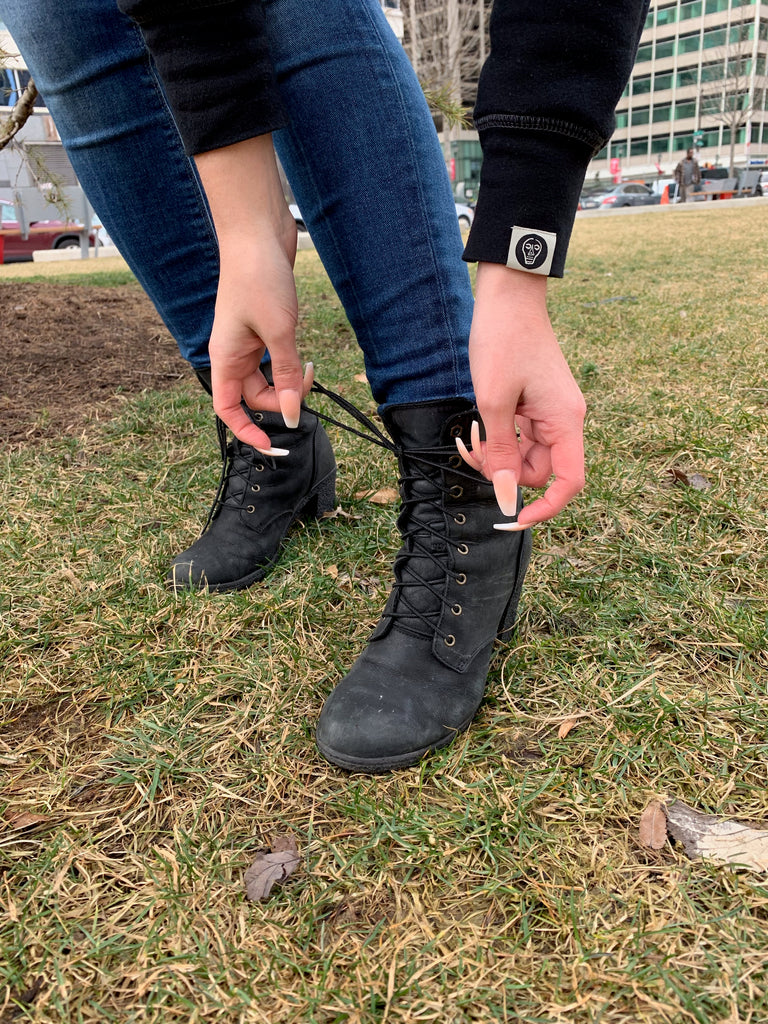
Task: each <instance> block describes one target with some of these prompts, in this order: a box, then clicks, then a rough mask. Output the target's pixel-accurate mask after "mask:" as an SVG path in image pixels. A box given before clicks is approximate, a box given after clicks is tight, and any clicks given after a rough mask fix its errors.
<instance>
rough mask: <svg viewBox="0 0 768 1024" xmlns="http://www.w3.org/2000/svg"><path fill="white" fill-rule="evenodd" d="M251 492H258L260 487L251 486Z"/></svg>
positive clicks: (257, 485)
mask: <svg viewBox="0 0 768 1024" xmlns="http://www.w3.org/2000/svg"><path fill="white" fill-rule="evenodd" d="M251 490H252V491H260V490H261V487H260V486H259V484H251Z"/></svg>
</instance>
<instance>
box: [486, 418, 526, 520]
mask: <svg viewBox="0 0 768 1024" xmlns="http://www.w3.org/2000/svg"><path fill="white" fill-rule="evenodd" d="M483 423H484V424H485V467H484V469H485V475H486V476H487V477H488V479H489V480H490V481H491V483H492V484H493V490H494V493H495V495H496V501H497V502H498V503H499V508H500V509H501V511H502V512H503V513H504V515H505V516H515V515H517V511H518V497H517V486H518V482H519V480H520V474H521V472H522V468H523V465H522V458H521V456H520V444H519V442H518V439H517V432H516V430H515V421H514V417H510V416H509V413H508V412H507V413H502V414H501V415H495V414H491V415H490V416H485V415H484V416H483Z"/></svg>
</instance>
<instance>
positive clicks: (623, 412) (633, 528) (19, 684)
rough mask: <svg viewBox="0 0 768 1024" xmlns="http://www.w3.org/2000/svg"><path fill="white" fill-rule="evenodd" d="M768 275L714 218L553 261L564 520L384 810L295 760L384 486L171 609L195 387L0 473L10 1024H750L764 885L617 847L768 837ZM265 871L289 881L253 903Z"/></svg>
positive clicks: (381, 781)
mask: <svg viewBox="0 0 768 1024" xmlns="http://www.w3.org/2000/svg"><path fill="white" fill-rule="evenodd" d="M767 236H768V207H766V206H764V205H755V206H754V207H751V206H749V205H748V204H746V203H745V205H744V206H743V207H740V208H738V209H736V208H731V209H722V210H719V209H716V208H714V209H713V208H712V207H710V208H709V209H707V210H706V211H701V210H698V209H694V210H691V211H686V210H678V209H675V210H674V211H673V212H672V211H668V212H663V213H647V214H642V215H638V216H626V217H625V216H610V215H606V216H605V217H604V218H602V219H601V218H591V219H583V220H579V221H578V222H577V225H576V229H575V232H574V238H573V243H572V247H571V257H570V261H569V271H568V273H567V275H566V277H565V278H564V280H562V281H559V282H554V283H553V284H552V287H551V309H552V316H553V321H554V323H555V326H556V330H557V331H558V334H559V337H560V339H561V342H562V344H563V347H564V350H565V351H566V353H567V355H568V358H569V360H570V362H571V365H572V367H573V368H574V372H575V374H576V376H577V379H579V381H580V383H581V386H582V388H583V390H584V393H585V395H586V398H587V401H588V404H589V408H590V414H589V419H588V425H587V441H588V446H587V450H588V463H589V474H588V483H587V487H586V490H585V491H584V493H583V494H582V495H581V496H580V497H579V498H578V499H577V500H576V501H574V502H573V504H572V506H570V507H569V508H568V509H567V510H566V511H565V512H564V513H563V514H562V515H561V516H560V517H559V518H558V519H557V520H556V521H555V522H554V523H552V524H550V525H546V526H542V527H540V528H538V529H537V530H536V535H535V538H534V544H535V553H534V558H533V562H532V566H531V570H530V573H529V577H528V581H527V588H526V593H525V598H524V603H523V607H522V613H521V618H520V622H519V627H518V630H517V634H516V637H515V639H514V642H513V643H512V644H510V645H509V646H507V647H505V648H500V649H499V650H498V655H497V657H496V660H495V662H494V667H493V671H492V674H491V678H490V684H489V688H488V696H487V699H486V701H485V703H484V705H483V708H482V709H481V712H480V714H479V717H478V720H477V721H476V723H475V725H474V726H473V728H472V729H471V730H470V731H469V732H468V733H467V734H466V735H464V736H462V737H461V738H460V739H459V740H458V741H457V742H456V743H455V745H453V746H452V747H450V748H448V749H446V750H444V751H441V752H439V753H437V754H435V755H433V756H431V757H429V758H428V759H427V760H426V761H425V762H424V763H423V764H421V765H420V766H418V767H416V768H413V769H410V770H408V771H403V772H399V773H397V774H395V775H392V776H388V777H378V778H370V777H365V776H356V775H347V774H345V773H343V772H341V771H338V770H336V769H334V768H331V767H330V766H329V765H327V764H326V763H325V762H323V761H322V760H321V759H320V757H319V755H318V754H317V753H316V752H315V749H314V746H313V742H312V728H313V722H314V720H315V718H316V716H317V714H318V712H319V709H320V706H321V704H322V701H323V699H324V698H325V696H326V695H327V693H328V692H329V691H330V689H331V688H332V687H333V685H334V683H335V682H336V680H337V679H338V678H339V676H340V675H341V674H342V673H343V671H344V668H345V666H348V665H349V664H350V663H351V661H352V660H353V659H354V657H355V655H356V653H357V652H358V651H359V650H360V649H361V647H362V645H363V644H364V643H365V640H366V637H367V635H368V633H369V631H370V629H371V627H372V625H373V624H374V622H375V621H376V620H377V618H378V615H379V612H380V610H381V608H382V607H383V602H384V597H385V593H386V591H387V588H388V582H389V578H390V565H391V560H392V556H393V553H394V551H395V550H396V549H397V547H398V545H399V542H398V538H397V536H396V532H395V529H394V520H395V515H396V508H395V506H394V505H385V506H380V505H376V504H373V503H371V502H370V501H368V500H366V499H365V498H363V497H359V496H358V495H360V493H361V492H365V491H369V490H371V489H376V488H380V487H384V486H394V485H396V468H395V466H394V464H393V463H391V462H390V461H389V459H388V457H387V456H386V455H385V454H384V453H382V452H380V450H379V449H378V448H373V447H371V446H369V445H366V444H365V443H364V442H363V441H361V440H359V439H357V438H355V437H354V436H352V435H349V434H346V433H344V432H341V431H339V430H337V429H335V428H333V429H332V430H331V434H332V438H333V440H334V443H335V446H336V449H337V455H338V460H339V467H340V474H339V506H340V507H339V513H338V515H337V516H336V517H335V518H333V519H329V520H326V521H324V522H322V523H320V524H317V523H314V522H313V523H311V524H307V525H306V526H304V527H303V528H301V529H299V530H298V531H296V532H295V533H294V534H293V536H292V539H291V541H290V544H289V545H288V547H287V549H286V551H285V557H284V559H283V561H282V562H281V564H280V566H279V567H278V569H277V570H276V571H275V572H274V573H273V574H272V576H271V577H270V578H269V580H268V581H267V582H266V583H265V584H261V585H257V586H256V587H255V588H253V589H252V590H250V591H248V592H245V593H241V594H227V595H207V594H186V595H182V596H179V597H174V596H172V595H171V594H169V593H168V592H167V591H166V590H165V589H164V588H163V586H162V584H161V581H162V577H163V574H164V570H165V566H166V564H167V563H168V562H169V560H170V559H171V557H172V556H173V555H174V554H175V553H176V552H177V551H179V550H181V549H182V548H183V547H186V546H187V545H188V543H189V542H190V541H191V540H192V539H193V538H194V536H195V535H196V531H197V530H198V529H199V527H200V525H201V524H202V522H203V521H204V518H205V514H206V512H207V507H208V503H209V502H210V499H211V497H212V495H213V492H214V490H215V484H216V480H217V476H218V464H217V452H216V447H215V438H214V432H213V428H212V422H211V414H210V411H209V408H208V407H207V404H206V402H205V400H204V398H203V396H202V394H201V393H200V392H199V391H198V390H197V389H196V387H195V386H194V385H193V384H192V382H190V383H189V384H188V385H187V384H185V385H184V386H183V387H180V388H179V389H178V390H176V391H173V392H170V393H167V394H164V395H155V394H151V393H147V394H144V395H143V396H141V397H139V398H137V399H131V400H130V401H128V402H127V403H126V404H125V405H121V406H120V411H119V418H118V419H116V420H114V421H111V422H107V423H104V422H93V423H92V424H90V425H89V426H88V427H87V428H86V430H85V431H84V432H83V433H82V434H80V435H77V436H71V437H51V438H50V440H49V442H48V443H46V444H45V445H42V444H35V445H34V446H31V447H27V448H26V449H23V450H14V451H11V452H7V453H5V454H4V456H3V463H2V476H1V478H0V494H1V495H2V503H3V509H4V516H3V523H2V526H1V527H0V554H1V557H2V565H3V570H4V571H3V578H2V582H1V583H0V665H2V668H1V669H0V673H2V684H1V690H0V697H1V698H2V716H1V718H0V772H2V774H3V781H2V784H1V789H0V892H1V893H2V896H1V897H0V899H2V904H3V912H2V919H0V1021H2V1022H3V1024H6V1022H9V1021H12V1020H13V1021H26V1020H29V1021H35V1022H41V1024H48V1022H83V1024H85V1022H87V1024H107V1022H115V1024H127V1022H139V1021H141V1022H145V1021H147V1022H158V1024H173V1022H179V1024H182V1022H183V1024H188V1022H225V1024H233V1022H249V1024H250V1022H262V1021H263V1022H275V1024H282V1022H286V1024H288V1022H292V1024H293V1022H295V1024H336V1022H343V1021H349V1022H359V1024H373V1022H387V1024H396V1022H397V1024H406V1022H421V1021H425V1022H426V1021H435V1022H439V1024H464V1022H470V1021H489V1022H490V1021H509V1022H517V1021H521V1022H527V1024H534V1022H536V1024H540V1022H546V1024H560V1022H563V1024H565V1022H567V1024H598V1022H599V1024H661V1022H669V1024H681V1022H700V1024H765V1022H766V1021H768V971H767V969H766V946H768V876H766V875H765V874H762V875H761V874H759V873H755V872H746V871H739V870H735V869H732V868H725V867H719V866H715V865H713V864H711V863H707V862H704V861H701V860H699V861H691V860H688V859H687V858H686V856H685V855H684V854H683V852H682V851H681V849H680V847H678V846H674V847H672V846H670V845H669V844H668V845H667V846H665V847H664V849H662V850H661V851H660V852H658V853H653V852H651V851H649V850H645V849H644V848H642V847H641V846H640V844H639V841H638V831H637V830H638V820H639V817H640V814H641V812H642V810H643V808H644V807H645V806H646V804H647V803H648V801H649V800H651V799H653V798H660V799H666V800H672V799H675V798H680V799H682V800H685V801H686V802H687V803H689V804H691V805H693V806H695V807H697V808H699V809H700V810H702V811H705V812H708V813H713V814H722V815H723V816H730V817H738V818H741V819H745V820H750V821H757V822H760V821H762V822H765V821H766V820H768V785H767V784H768V767H767V766H768V655H767V654H766V646H767V644H766V609H767V608H768V543H767V542H768V532H767V528H766V498H767V497H768V454H767V453H766V448H767V437H766V435H767V433H768V342H767V340H766V335H767V333H768V332H767V330H766V324H767V323H768V266H766V261H765V239H766V237H767ZM298 278H299V287H300V293H301V300H302V309H303V315H302V323H301V350H302V354H303V355H304V357H305V358H313V359H314V361H315V365H316V368H317V374H318V377H319V379H320V380H321V381H323V382H324V383H326V384H327V385H328V386H330V387H334V388H335V389H337V390H338V389H342V390H343V392H344V394H345V396H346V397H348V398H350V399H352V400H353V401H355V402H357V403H358V404H359V405H360V406H361V407H362V408H363V409H364V410H366V411H369V410H371V409H372V402H371V399H370V397H369V396H368V394H367V390H366V386H365V384H364V383H361V382H360V381H358V380H356V379H355V377H356V375H358V376H359V375H360V374H361V372H362V368H363V367H362V360H361V357H360V355H359V352H358V350H357V347H356V345H355V343H354V340H353V338H352V336H351V332H350V330H349V327H348V325H347V324H346V321H345V318H344V316H343V313H342V312H341V310H340V307H339V305H338V303H337V301H336V300H335V298H334V297H333V294H332V291H331V289H330V286H329V284H328V282H327V279H326V278H325V277H324V275H323V273H322V271H321V269H320V267H319V264H318V262H317V259H316V257H315V255H314V253H311V252H304V253H300V254H299V261H298ZM329 411H331V410H329ZM672 470H677V471H678V475H679V476H680V477H681V479H679V480H678V481H677V482H675V481H674V477H673V474H672V472H671V471H672ZM694 473H696V474H700V475H701V476H703V477H704V478H705V479H706V481H708V483H709V484H710V485H711V486H709V487H708V488H707V489H705V490H698V489H696V488H695V487H693V486H690V485H688V484H686V483H685V479H683V478H687V479H690V476H691V475H692V474H694ZM573 718H576V721H577V725H576V727H575V728H573V729H571V731H569V732H567V735H563V736H562V738H561V736H560V735H559V733H565V732H566V730H563V729H561V728H560V727H561V725H562V723H563V722H564V721H566V720H568V719H573ZM284 833H291V834H292V835H293V836H294V837H295V839H296V841H297V844H298V848H299V852H300V857H301V863H300V866H299V869H298V870H297V871H296V873H295V874H294V875H293V876H292V877H291V878H290V879H289V880H288V881H287V882H286V883H285V884H284V885H282V886H277V887H275V888H274V889H273V891H272V895H271V897H270V899H269V900H268V901H267V902H265V903H259V904H253V903H249V902H247V901H246V900H245V897H244V890H243V874H244V871H245V869H246V867H247V866H248V865H249V863H250V862H251V860H252V859H253V857H254V856H255V854H256V852H257V851H259V850H260V849H263V848H265V847H267V846H269V845H270V843H271V841H272V839H273V838H274V837H275V836H277V835H281V834H284Z"/></svg>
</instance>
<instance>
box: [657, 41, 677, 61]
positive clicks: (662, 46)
mask: <svg viewBox="0 0 768 1024" xmlns="http://www.w3.org/2000/svg"><path fill="white" fill-rule="evenodd" d="M674 55H675V40H674V39H657V40H656V60H662V59H663V58H664V57H674Z"/></svg>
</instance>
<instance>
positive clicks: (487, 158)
mask: <svg viewBox="0 0 768 1024" xmlns="http://www.w3.org/2000/svg"><path fill="white" fill-rule="evenodd" d="M480 142H481V144H482V147H483V166H482V170H481V174H480V191H479V194H478V200H477V207H476V209H475V217H474V222H473V224H472V229H471V231H470V233H469V238H468V240H467V245H466V248H465V250H464V259H465V260H466V261H467V262H476V261H482V262H485V263H503V264H506V265H508V266H513V267H515V268H516V269H520V270H530V271H531V272H533V273H546V274H547V275H548V276H549V277H562V276H563V272H564V268H565V257H566V255H567V253H568V243H569V242H570V238H571V231H572V230H573V220H574V217H575V215H576V210H577V209H578V205H579V196H580V195H581V189H582V186H583V184H584V175H585V174H586V171H587V166H588V164H589V161H590V159H591V158H592V148H591V147H590V146H588V145H586V144H585V143H584V142H582V141H579V140H577V139H574V138H570V137H567V136H564V135H559V134H557V133H555V132H549V131H528V130H521V129H513V128H487V129H483V130H481V132H480ZM529 236H533V237H534V241H533V243H530V242H529V243H528V244H527V245H526V239H527V238H528V237H529ZM553 236H554V238H553ZM542 245H543V248H544V252H543V253H542V248H541V246H542ZM547 246H549V247H550V248H551V250H552V251H549V252H547ZM529 257H530V258H529ZM542 257H543V258H542Z"/></svg>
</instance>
